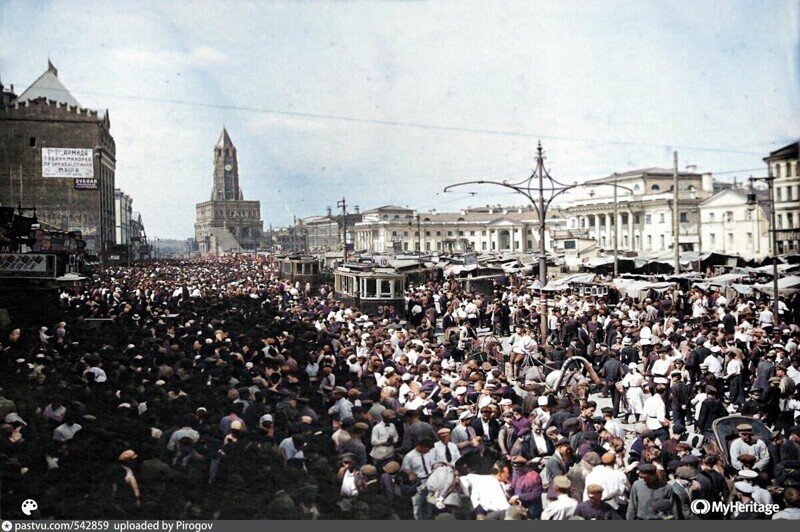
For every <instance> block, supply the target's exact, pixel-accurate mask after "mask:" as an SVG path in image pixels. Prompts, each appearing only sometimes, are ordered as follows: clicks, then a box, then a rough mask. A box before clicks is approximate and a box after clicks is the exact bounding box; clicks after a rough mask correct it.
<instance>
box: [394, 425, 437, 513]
mask: <svg viewBox="0 0 800 532" xmlns="http://www.w3.org/2000/svg"><path fill="white" fill-rule="evenodd" d="M433 445H434V444H433V442H432V441H430V440H422V441H420V442H419V443H418V444H417V445H416V447H414V448H413V449H412V450H411V451H409V452H408V454H406V456H405V457H404V458H403V465H402V466H401V469H402V470H403V471H405V472H406V473H408V474H409V477H410V479H411V481H412V482H414V481H416V480H419V481H420V482H421V483H423V484H424V483H425V480H427V478H428V477H429V476H430V474H431V470H432V468H433V452H432V449H433ZM422 499H423V495H422V494H421V493H420V492H417V493H415V494H414V495H413V496H412V497H411V504H412V506H413V507H414V519H419V509H420V507H421V506H422Z"/></svg>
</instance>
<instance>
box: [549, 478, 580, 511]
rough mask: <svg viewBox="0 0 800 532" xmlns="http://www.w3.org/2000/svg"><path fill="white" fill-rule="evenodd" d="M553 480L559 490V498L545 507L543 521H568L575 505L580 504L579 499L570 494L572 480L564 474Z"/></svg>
mask: <svg viewBox="0 0 800 532" xmlns="http://www.w3.org/2000/svg"><path fill="white" fill-rule="evenodd" d="M553 482H554V483H555V486H556V490H557V491H558V498H557V499H556V500H555V501H553V502H551V503H550V504H548V505H547V508H545V509H544V512H542V521H566V520H567V519H569V518H570V517H572V514H573V513H575V507H576V506H578V501H576V500H575V499H573V498H572V497H570V496H569V490H570V488H571V487H572V481H570V479H569V478H567V477H565V476H564V475H559V476H557V477H556V478H555V479H553Z"/></svg>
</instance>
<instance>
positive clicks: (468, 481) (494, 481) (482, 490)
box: [461, 465, 517, 519]
mask: <svg viewBox="0 0 800 532" xmlns="http://www.w3.org/2000/svg"><path fill="white" fill-rule="evenodd" d="M510 477H511V473H510V471H509V467H508V466H507V465H506V466H504V467H502V468H500V467H498V466H497V465H495V466H494V467H493V468H492V474H491V475H476V474H474V473H471V474H469V475H464V476H463V477H461V486H462V487H463V488H464V492H465V493H468V494H469V498H470V501H472V507H473V508H474V509H475V511H476V512H477V514H478V519H504V518H505V514H506V510H508V508H509V506H511V505H512V504H515V503H516V502H517V497H511V499H509V498H508V497H507V496H506V490H505V484H507V483H508V482H509V480H510Z"/></svg>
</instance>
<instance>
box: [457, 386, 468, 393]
mask: <svg viewBox="0 0 800 532" xmlns="http://www.w3.org/2000/svg"><path fill="white" fill-rule="evenodd" d="M454 393H455V394H456V395H464V394H465V393H467V387H466V386H459V387H458V388H456V391H455V392H454Z"/></svg>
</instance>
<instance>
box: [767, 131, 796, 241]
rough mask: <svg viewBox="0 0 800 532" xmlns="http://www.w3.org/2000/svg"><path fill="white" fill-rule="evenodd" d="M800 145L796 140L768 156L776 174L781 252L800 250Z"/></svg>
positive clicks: (777, 237) (769, 163) (771, 169)
mask: <svg viewBox="0 0 800 532" xmlns="http://www.w3.org/2000/svg"><path fill="white" fill-rule="evenodd" d="M798 145H800V142H793V143H791V144H789V145H788V146H784V147H783V148H781V149H779V150H776V151H773V152H771V153H770V154H769V156H767V157H765V158H764V162H765V163H767V165H768V166H769V169H770V171H771V173H772V176H773V177H774V178H775V181H774V182H773V184H774V187H775V226H776V229H777V232H776V235H775V236H776V240H777V246H778V251H777V252H778V254H779V255H780V254H784V253H787V254H789V253H800V175H798V168H797V160H798Z"/></svg>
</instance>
